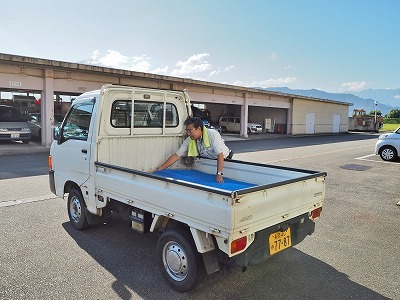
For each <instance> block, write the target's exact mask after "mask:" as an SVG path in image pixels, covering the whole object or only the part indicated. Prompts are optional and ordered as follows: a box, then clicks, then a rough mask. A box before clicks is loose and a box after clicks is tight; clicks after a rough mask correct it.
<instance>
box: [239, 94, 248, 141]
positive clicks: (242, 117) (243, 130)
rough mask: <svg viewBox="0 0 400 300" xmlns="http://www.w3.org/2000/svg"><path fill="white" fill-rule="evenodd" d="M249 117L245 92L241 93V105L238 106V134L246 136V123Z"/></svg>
mask: <svg viewBox="0 0 400 300" xmlns="http://www.w3.org/2000/svg"><path fill="white" fill-rule="evenodd" d="M248 119H249V105H248V104H247V94H246V93H243V105H242V106H241V108H240V136H241V137H244V138H248V137H249V136H248V134H247V123H248V121H247V120H248Z"/></svg>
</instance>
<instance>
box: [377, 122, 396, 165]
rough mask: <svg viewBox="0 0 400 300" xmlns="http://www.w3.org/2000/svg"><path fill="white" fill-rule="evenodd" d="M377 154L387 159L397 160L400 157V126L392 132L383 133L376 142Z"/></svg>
mask: <svg viewBox="0 0 400 300" xmlns="http://www.w3.org/2000/svg"><path fill="white" fill-rule="evenodd" d="M375 154H377V155H380V157H381V158H382V159H383V160H385V161H395V160H397V159H399V157H400V127H399V128H397V129H396V130H395V131H394V132H392V133H385V134H381V135H380V136H379V138H378V141H377V142H376V144H375Z"/></svg>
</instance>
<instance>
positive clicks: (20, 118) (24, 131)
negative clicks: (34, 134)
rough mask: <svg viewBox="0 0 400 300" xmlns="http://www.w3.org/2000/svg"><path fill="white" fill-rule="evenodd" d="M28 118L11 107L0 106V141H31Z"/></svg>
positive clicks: (25, 142)
mask: <svg viewBox="0 0 400 300" xmlns="http://www.w3.org/2000/svg"><path fill="white" fill-rule="evenodd" d="M27 120H28V118H27V117H26V116H24V115H22V114H21V113H20V112H19V110H17V109H15V108H14V107H12V106H8V105H0V141H22V142H23V143H24V144H28V143H29V142H30V141H31V130H30V129H29V125H28V122H27Z"/></svg>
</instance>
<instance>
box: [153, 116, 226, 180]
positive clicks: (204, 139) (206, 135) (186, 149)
mask: <svg viewBox="0 0 400 300" xmlns="http://www.w3.org/2000/svg"><path fill="white" fill-rule="evenodd" d="M184 125H185V126H186V133H187V134H188V137H187V138H186V140H185V141H184V142H183V143H182V145H181V146H180V148H179V149H178V151H176V152H175V153H174V154H172V155H171V156H170V157H169V158H168V159H167V160H166V161H165V162H164V163H163V164H162V165H161V166H159V167H158V169H157V170H158V171H160V170H164V169H166V168H168V167H169V166H171V165H172V164H174V163H175V162H176V161H177V160H179V159H180V158H181V157H183V156H191V157H196V156H203V157H207V158H211V159H217V173H216V177H215V179H216V181H217V182H224V179H223V173H222V171H223V169H224V159H225V158H227V159H231V158H232V155H233V152H232V151H230V150H229V148H228V147H227V146H226V145H225V143H224V140H223V139H222V137H221V135H220V134H219V133H218V132H217V131H216V130H213V129H208V128H206V127H205V126H203V122H202V121H201V119H200V118H197V117H192V118H188V119H187V120H186V121H185V123H184Z"/></svg>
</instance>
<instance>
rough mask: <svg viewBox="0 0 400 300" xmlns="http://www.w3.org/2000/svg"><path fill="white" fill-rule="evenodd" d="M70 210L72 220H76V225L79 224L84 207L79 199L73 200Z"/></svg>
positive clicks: (74, 198)
mask: <svg viewBox="0 0 400 300" xmlns="http://www.w3.org/2000/svg"><path fill="white" fill-rule="evenodd" d="M69 210H70V212H71V217H72V220H74V222H75V223H79V220H80V219H81V214H82V206H81V202H80V201H79V199H78V197H73V198H72V200H71V203H70V205H69Z"/></svg>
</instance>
